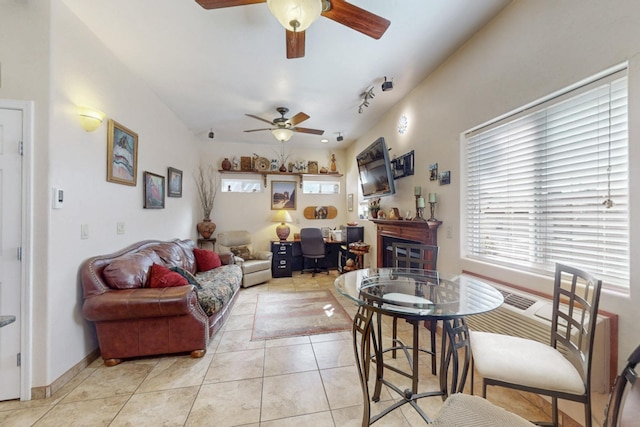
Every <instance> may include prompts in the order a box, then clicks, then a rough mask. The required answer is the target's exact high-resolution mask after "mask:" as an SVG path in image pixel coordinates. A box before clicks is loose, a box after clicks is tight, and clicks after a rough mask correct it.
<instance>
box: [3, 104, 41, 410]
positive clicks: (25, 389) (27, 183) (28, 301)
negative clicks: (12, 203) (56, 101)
mask: <svg viewBox="0 0 640 427" xmlns="http://www.w3.org/2000/svg"><path fill="white" fill-rule="evenodd" d="M0 108H1V109H7V110H19V111H22V148H23V151H22V152H23V155H22V233H21V235H22V263H21V272H20V276H21V283H20V325H21V330H20V355H21V357H20V362H21V363H20V400H31V378H32V348H33V345H32V332H33V330H32V317H33V316H32V295H33V293H32V291H33V281H32V272H33V261H32V248H33V233H32V230H33V221H34V218H33V170H34V168H33V161H34V158H33V146H34V138H33V136H34V102H33V101H19V100H9V99H0Z"/></svg>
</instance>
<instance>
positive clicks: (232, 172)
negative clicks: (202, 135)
mask: <svg viewBox="0 0 640 427" xmlns="http://www.w3.org/2000/svg"><path fill="white" fill-rule="evenodd" d="M218 172H220V173H221V174H245V175H262V179H263V181H262V182H263V184H264V188H267V176H268V175H279V176H295V177H298V178H300V188H302V183H303V182H304V178H305V177H307V178H308V177H317V176H337V177H341V176H342V174H341V173H304V172H280V171H264V172H261V171H255V170H254V171H238V170H224V169H219V170H218Z"/></svg>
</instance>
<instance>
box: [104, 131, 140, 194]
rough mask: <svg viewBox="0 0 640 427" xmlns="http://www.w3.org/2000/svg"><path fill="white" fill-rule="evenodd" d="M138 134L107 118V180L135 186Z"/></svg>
mask: <svg viewBox="0 0 640 427" xmlns="http://www.w3.org/2000/svg"><path fill="white" fill-rule="evenodd" d="M137 171H138V134H137V133H135V132H133V131H132V130H131V129H127V128H126V127H124V126H122V125H121V124H120V123H118V122H116V121H114V120H111V119H110V120H109V126H108V131H107V181H109V182H115V183H118V184H124V185H131V186H134V187H135V186H136V181H137V179H136V177H137Z"/></svg>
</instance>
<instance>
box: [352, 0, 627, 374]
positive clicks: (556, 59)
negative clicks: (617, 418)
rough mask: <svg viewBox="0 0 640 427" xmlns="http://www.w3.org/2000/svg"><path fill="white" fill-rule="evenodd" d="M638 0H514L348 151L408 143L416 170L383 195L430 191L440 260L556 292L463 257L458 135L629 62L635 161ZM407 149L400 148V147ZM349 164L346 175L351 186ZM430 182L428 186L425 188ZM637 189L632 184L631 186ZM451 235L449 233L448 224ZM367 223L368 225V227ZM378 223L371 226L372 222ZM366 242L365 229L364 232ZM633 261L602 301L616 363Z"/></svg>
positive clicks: (542, 280)
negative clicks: (615, 338)
mask: <svg viewBox="0 0 640 427" xmlns="http://www.w3.org/2000/svg"><path fill="white" fill-rule="evenodd" d="M639 16H640V4H639V3H638V2H636V1H634V0H626V1H618V2H616V3H615V6H614V5H612V4H611V3H610V2H607V1H603V0H589V1H584V0H570V1H562V2H557V1H551V0H539V1H532V0H521V1H517V0H516V1H514V2H513V3H512V4H511V5H510V6H508V7H507V8H506V9H505V10H503V12H502V13H501V14H500V15H498V17H496V18H495V19H494V20H493V21H492V22H491V23H490V24H489V25H488V26H487V27H485V28H484V29H482V30H481V31H480V32H479V33H478V34H476V36H475V37H474V38H473V39H472V40H471V41H469V42H468V43H466V45H464V46H463V47H462V48H461V49H460V50H459V51H458V52H457V53H456V54H455V55H453V56H452V57H451V58H450V59H449V60H448V61H447V62H446V63H445V64H443V65H442V66H441V67H440V68H439V69H437V70H436V71H435V72H434V73H432V75H431V76H429V78H427V79H426V80H425V81H424V82H423V83H422V84H421V85H420V86H419V87H417V88H416V89H415V90H414V91H413V92H412V93H411V94H410V95H409V96H407V97H406V98H405V99H404V100H403V101H401V102H400V103H398V104H397V105H396V106H395V108H394V109H393V110H392V111H391V112H389V113H388V114H387V116H386V117H385V119H384V120H381V121H380V124H379V125H378V126H376V127H375V128H373V129H371V130H370V131H369V132H368V133H367V135H365V136H364V137H362V138H361V139H360V140H359V141H357V143H356V144H354V145H353V146H352V147H350V150H349V152H348V157H349V158H351V157H353V155H355V154H357V153H358V152H359V151H360V150H361V149H363V148H364V147H365V146H366V145H367V144H369V143H370V142H371V141H373V140H374V139H375V138H376V137H378V136H385V138H386V139H387V143H388V144H389V145H390V146H391V147H393V148H394V150H393V151H392V153H396V149H398V151H399V153H396V154H402V152H404V151H406V150H408V149H409V148H414V149H415V152H416V163H415V164H416V175H415V176H414V177H412V178H402V179H400V180H398V181H396V184H397V185H398V187H399V194H397V195H396V196H394V197H388V198H385V199H383V201H382V204H383V206H384V208H385V209H386V208H389V207H398V208H400V211H404V210H406V209H414V201H413V196H412V188H413V186H414V185H421V186H422V187H423V192H436V193H437V194H438V205H437V211H436V217H437V218H439V219H441V220H442V221H443V222H444V223H443V225H442V226H441V228H440V230H439V233H438V243H439V245H440V247H441V252H440V257H439V259H438V264H439V268H440V269H442V270H445V271H460V270H461V269H466V270H470V271H475V272H478V273H482V274H485V275H487V276H491V277H495V278H499V279H502V280H505V281H507V282H511V283H515V284H519V285H524V286H528V287H530V288H533V289H536V290H539V291H543V292H546V293H548V294H551V293H552V280H551V279H550V278H548V277H537V276H534V275H527V274H522V273H516V272H513V271H509V270H506V269H503V268H497V267H493V266H488V265H482V264H480V263H477V262H472V261H470V260H466V259H464V258H462V255H461V249H460V227H461V223H460V215H461V212H460V197H461V187H460V173H461V165H460V160H459V159H460V158H461V156H460V142H459V141H460V135H461V134H462V133H463V132H464V131H466V130H468V129H470V128H472V127H474V126H477V125H479V124H482V123H484V122H486V121H488V120H490V119H492V118H494V117H497V116H500V115H503V114H505V113H508V112H509V111H511V110H513V109H515V108H517V107H519V106H522V105H525V104H528V103H530V102H532V101H535V100H536V99H539V98H541V97H543V96H545V95H547V94H549V93H552V92H554V91H557V90H559V89H562V88H563V87H566V86H568V85H571V84H573V83H575V82H577V81H579V80H582V79H584V78H586V77H589V76H591V75H593V74H596V73H598V72H600V71H602V70H605V69H607V68H609V67H611V66H613V65H616V64H619V63H621V62H623V61H626V60H628V61H629V63H630V65H629V67H630V70H629V87H630V98H629V99H630V101H629V105H630V107H629V108H630V111H629V120H630V132H629V134H630V144H629V145H630V153H629V156H630V165H634V164H635V163H636V162H635V161H634V160H635V159H640V152H639V148H638V144H635V143H634V142H635V141H636V140H637V139H638V135H640V132H639V131H640V130H639V129H638V126H639V125H640V119H639V117H640V111H639V109H640V102H638V101H640V84H639V83H640V61H639V58H638V52H639V51H640V32H639V31H638V24H639V21H638V17H639ZM402 114H406V115H407V117H408V118H409V130H408V132H407V133H406V134H405V135H399V134H398V133H397V131H396V125H397V121H398V119H399V118H400V116H401V115H402ZM405 147H406V148H405ZM436 162H437V163H438V164H439V169H440V171H445V170H450V171H451V184H450V185H448V186H440V185H438V184H436V183H434V182H430V181H429V180H428V166H429V164H430V163H436ZM354 168H355V163H351V164H350V168H349V171H348V177H347V181H348V183H349V184H350V185H357V176H355V177H354ZM425 188H426V190H425ZM630 188H631V189H632V198H631V205H630V210H631V218H633V217H634V216H633V212H634V211H635V210H636V209H637V208H636V206H638V203H640V197H633V196H634V195H635V196H640V193H639V192H638V190H637V189H638V188H640V172H639V171H638V168H634V167H633V166H631V171H630ZM633 189H636V190H635V191H634V190H633ZM634 225H635V224H634V222H631V242H632V243H631V256H632V259H633V256H634V254H636V253H637V251H638V245H639V244H640V231H639V229H638V227H635V226H634ZM449 227H450V228H451V235H452V238H447V228H449ZM368 229H369V228H368ZM371 229H372V230H375V229H374V228H371ZM367 239H369V240H371V239H372V237H371V234H369V236H368V237H367ZM636 273H638V271H637V269H636V265H635V264H634V263H632V265H631V277H632V283H631V295H628V296H625V295H619V294H614V293H612V292H609V291H605V292H604V293H603V295H602V300H601V308H602V309H604V310H607V311H611V312H615V313H618V314H619V316H620V346H619V357H618V363H619V365H620V364H621V363H623V362H624V360H625V359H626V357H627V356H628V355H629V353H630V352H631V351H632V350H633V349H634V348H635V346H637V345H638V344H639V343H640V339H639V338H638V334H637V325H638V322H639V321H640V314H639V313H638V310H637V307H638V306H640V295H639V294H640V292H639V291H638V290H639V289H640V279H638V274H636Z"/></svg>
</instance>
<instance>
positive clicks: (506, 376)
mask: <svg viewBox="0 0 640 427" xmlns="http://www.w3.org/2000/svg"><path fill="white" fill-rule="evenodd" d="M469 340H470V343H471V352H472V354H473V360H474V363H475V366H476V370H477V371H478V373H479V374H480V375H482V376H483V377H485V378H491V379H495V380H499V381H505V382H508V383H512V384H521V385H524V386H528V387H537V388H541V389H545V390H554V391H561V392H566V393H572V394H576V395H581V394H584V392H585V384H584V382H583V381H582V377H581V376H580V373H579V372H578V371H577V370H576V369H575V368H574V367H573V365H572V364H571V362H569V361H568V360H567V359H566V358H565V357H564V356H563V355H562V353H560V352H559V351H558V350H556V349H554V348H553V347H551V346H549V345H548V344H542V343H539V342H537V341H533V340H528V339H524V338H519V337H512V336H509V335H501V334H494V333H489V332H478V331H471V333H470V338H469Z"/></svg>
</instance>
